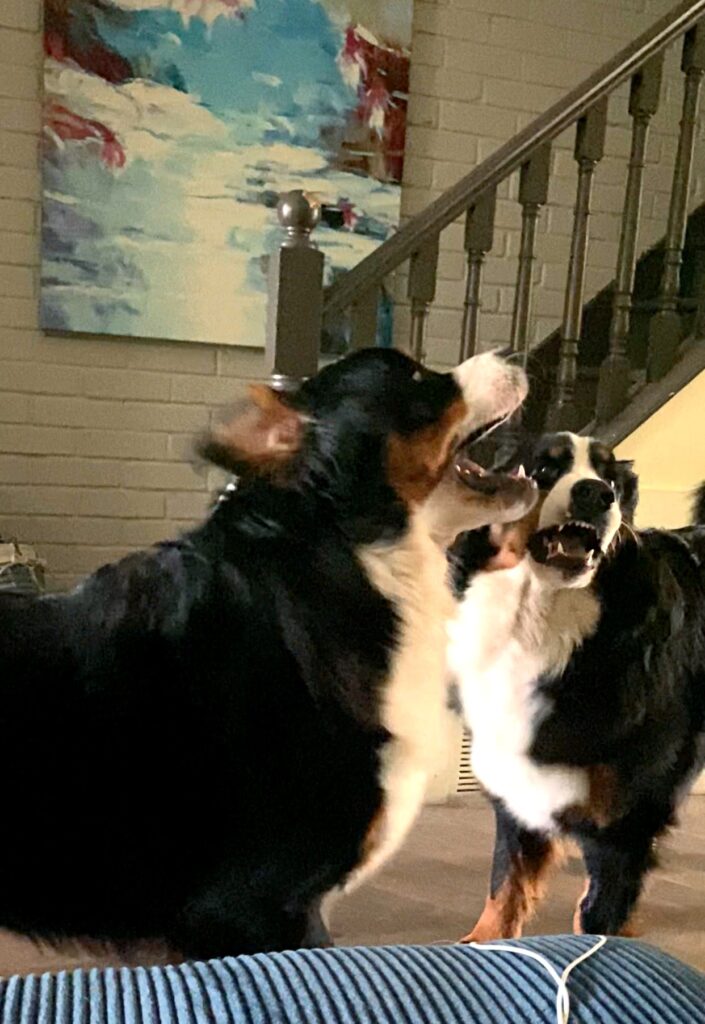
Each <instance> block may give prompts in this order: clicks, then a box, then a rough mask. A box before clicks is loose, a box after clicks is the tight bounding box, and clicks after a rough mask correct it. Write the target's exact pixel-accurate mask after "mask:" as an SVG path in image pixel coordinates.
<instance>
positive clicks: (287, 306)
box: [265, 189, 323, 389]
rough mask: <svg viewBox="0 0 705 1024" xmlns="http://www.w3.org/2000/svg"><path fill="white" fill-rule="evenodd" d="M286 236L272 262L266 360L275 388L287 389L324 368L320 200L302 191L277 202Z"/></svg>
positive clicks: (294, 192)
mask: <svg viewBox="0 0 705 1024" xmlns="http://www.w3.org/2000/svg"><path fill="white" fill-rule="evenodd" d="M277 215H278V217H279V223H280V224H281V226H282V228H283V229H284V233H285V238H284V241H283V242H282V243H281V245H280V247H279V249H278V250H277V251H276V252H275V253H274V254H273V256H272V258H271V261H270V266H269V296H268V302H267V337H266V344H265V364H266V366H267V368H268V370H269V373H270V375H271V381H272V386H273V387H278V388H281V389H286V388H287V387H291V386H293V385H294V384H296V383H297V382H298V381H299V380H301V379H302V378H304V377H310V376H311V375H312V374H314V373H316V371H317V369H318V354H319V350H320V346H321V329H322V314H323V253H322V252H319V250H318V249H317V248H316V246H315V245H314V243H313V242H312V241H311V237H310V236H311V232H312V231H313V229H314V228H315V226H316V224H318V221H319V220H320V216H321V211H320V206H319V205H318V203H317V202H316V201H315V200H314V199H311V198H310V197H308V196H306V194H305V193H304V192H302V191H301V189H296V190H294V191H293V192H287V193H285V194H284V195H283V196H282V197H281V199H280V200H279V203H278V205H277Z"/></svg>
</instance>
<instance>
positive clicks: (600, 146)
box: [546, 99, 607, 430]
mask: <svg viewBox="0 0 705 1024" xmlns="http://www.w3.org/2000/svg"><path fill="white" fill-rule="evenodd" d="M606 128H607V99H604V100H600V101H599V102H598V103H596V104H595V106H594V107H593V108H592V109H591V110H589V111H588V112H587V114H586V115H585V116H584V117H582V118H581V119H580V120H579V121H578V127H577V131H576V135H575V151H574V156H575V159H576V161H577V163H578V188H577V192H576V197H575V213H574V216H573V235H572V238H571V242H570V259H569V262H568V277H567V281H566V291H565V304H564V307H563V322H562V325H561V347H560V355H559V362H558V373H557V377H556V398H555V402H554V403H553V405H552V407H551V408H550V409H549V411H548V415H547V418H546V426H547V428H548V429H549V430H571V429H574V428H575V427H576V426H577V423H576V416H577V410H576V406H575V384H576V380H577V376H578V346H579V343H580V329H581V327H582V321H583V299H584V294H585V266H586V262H587V251H588V242H589V238H590V231H589V224H590V200H591V197H592V183H593V176H594V174H595V168H596V166H597V164H598V162H599V161H600V160H601V159H602V155H603V153H604V148H605V131H606Z"/></svg>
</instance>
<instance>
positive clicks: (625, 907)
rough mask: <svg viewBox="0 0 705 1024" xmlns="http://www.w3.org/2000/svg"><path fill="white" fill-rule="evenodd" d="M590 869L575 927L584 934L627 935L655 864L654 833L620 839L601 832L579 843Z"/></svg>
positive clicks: (576, 930) (633, 932) (633, 929)
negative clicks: (627, 840)
mask: <svg viewBox="0 0 705 1024" xmlns="http://www.w3.org/2000/svg"><path fill="white" fill-rule="evenodd" d="M580 845H581V847H582V851H583V857H584V859H585V867H586V868H587V872H588V882H587V885H586V887H585V891H584V893H583V895H582V897H581V899H580V901H579V903H578V906H577V908H576V912H575V917H574V920H573V928H574V931H575V932H576V933H578V934H584V935H587V934H589V935H625V936H633V935H635V934H636V933H637V932H636V926H635V922H634V912H635V910H636V906H637V902H638V900H639V896H640V895H641V890H642V887H643V884H644V879H645V877H646V875H647V873H648V872H649V871H650V869H651V868H652V867H654V866H655V857H654V853H653V836H651V835H649V836H643V835H642V836H638V837H633V838H632V839H631V841H630V842H628V843H627V842H626V841H624V837H620V841H619V842H614V840H613V839H612V838H611V837H610V836H609V835H607V836H605V835H600V834H599V833H598V835H596V836H592V837H590V838H589V839H583V840H581V843H580Z"/></svg>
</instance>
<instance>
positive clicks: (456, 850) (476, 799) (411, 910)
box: [0, 795, 705, 976]
mask: <svg viewBox="0 0 705 1024" xmlns="http://www.w3.org/2000/svg"><path fill="white" fill-rule="evenodd" d="M491 849H492V819H491V815H490V813H489V810H488V808H487V805H486V803H485V801H484V800H483V799H482V797H480V796H476V795H472V796H468V797H462V798H458V799H457V800H456V801H455V802H454V803H453V804H452V805H451V806H446V807H429V808H427V809H426V810H425V811H424V813H423V815H422V816H421V819H420V821H419V822H418V823H417V825H416V827H415V828H414V831H413V832H412V835H411V836H410V838H409V840H408V842H407V844H406V847H405V848H404V850H402V852H401V853H400V854H399V855H398V857H397V858H396V859H395V860H394V861H393V862H392V863H391V864H390V866H389V867H388V868H387V869H386V870H385V871H383V872H382V873H381V874H379V875H378V876H377V877H376V878H374V879H373V880H372V881H371V882H368V883H367V885H365V886H363V887H362V888H361V889H360V890H359V891H358V892H356V893H353V894H352V895H350V896H349V897H346V898H345V899H344V900H343V901H342V902H341V903H339V904H338V906H337V907H336V908H335V911H334V913H333V930H334V933H335V937H336V942H337V943H338V944H340V945H356V944H368V945H382V944H388V943H445V942H455V941H457V939H458V938H460V936H461V935H463V934H465V933H466V932H467V931H468V930H469V929H470V927H471V926H472V925H473V924H474V922H475V919H476V917H477V916H478V914H479V912H480V910H481V908H482V904H483V902H484V899H485V891H486V887H487V879H488V873H489V862H490V854H491ZM662 863H663V866H662V868H661V869H660V870H659V871H658V872H657V873H656V874H655V875H654V876H653V878H652V880H651V882H650V883H649V887H648V890H647V893H646V897H645V899H644V902H643V913H642V921H643V926H644V930H643V939H644V940H645V941H648V942H651V943H653V944H654V945H656V946H659V947H661V948H662V949H665V950H667V951H668V952H669V953H672V954H673V955H674V956H677V957H680V959H682V960H685V961H687V962H688V963H690V964H692V965H693V966H695V967H699V968H700V969H701V970H704V971H705V796H694V797H691V798H690V802H689V803H688V805H687V806H686V808H685V809H684V812H683V814H682V824H681V827H680V828H679V829H678V830H677V831H675V832H674V833H673V835H672V836H670V837H669V839H668V840H667V841H666V842H665V843H664V844H663V851H662ZM582 885H583V875H582V868H581V864H580V861H579V859H578V858H577V857H569V859H568V861H567V863H566V864H565V866H564V867H563V868H562V869H561V870H560V871H558V872H556V874H555V876H554V878H553V879H552V882H551V886H550V889H549V895H548V898H547V900H546V902H545V904H544V906H543V909H542V910H541V912H540V914H539V916H538V917H537V918H536V919H535V920H534V921H533V922H532V924H531V926H530V927H529V929H528V930H527V931H528V933H529V934H538V933H541V932H549V933H560V932H567V931H570V928H571V920H572V915H573V907H574V905H575V901H576V899H577V897H578V895H579V893H580V891H581V889H582ZM137 960H138V961H139V962H142V963H150V962H151V963H155V962H158V961H159V957H158V956H156V955H155V954H154V953H153V952H150V953H146V954H145V955H143V956H139V957H137ZM116 962H119V961H117V960H116V959H115V958H114V957H101V958H97V957H87V956H86V955H85V953H81V952H80V951H76V953H75V954H73V955H71V954H69V953H67V952H64V953H62V954H59V953H57V952H56V951H53V950H47V951H44V952H42V951H41V950H38V949H37V947H36V946H34V945H33V944H32V943H30V942H28V941H25V940H22V939H17V938H15V937H13V936H10V935H8V934H7V933H5V934H3V933H2V932H0V975H5V976H7V975H8V974H12V973H30V972H40V971H46V970H57V969H60V968H63V967H69V968H70V967H76V966H80V965H94V964H97V965H100V964H106V963H116Z"/></svg>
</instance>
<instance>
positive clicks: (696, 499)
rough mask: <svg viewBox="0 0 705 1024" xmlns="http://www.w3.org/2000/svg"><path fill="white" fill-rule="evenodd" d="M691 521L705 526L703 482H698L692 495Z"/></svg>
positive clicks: (704, 491)
mask: <svg viewBox="0 0 705 1024" xmlns="http://www.w3.org/2000/svg"><path fill="white" fill-rule="evenodd" d="M693 522H694V523H697V524H698V525H699V526H705V483H703V484H700V486H699V487H698V488H697V489H696V491H695V494H694V495H693Z"/></svg>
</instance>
